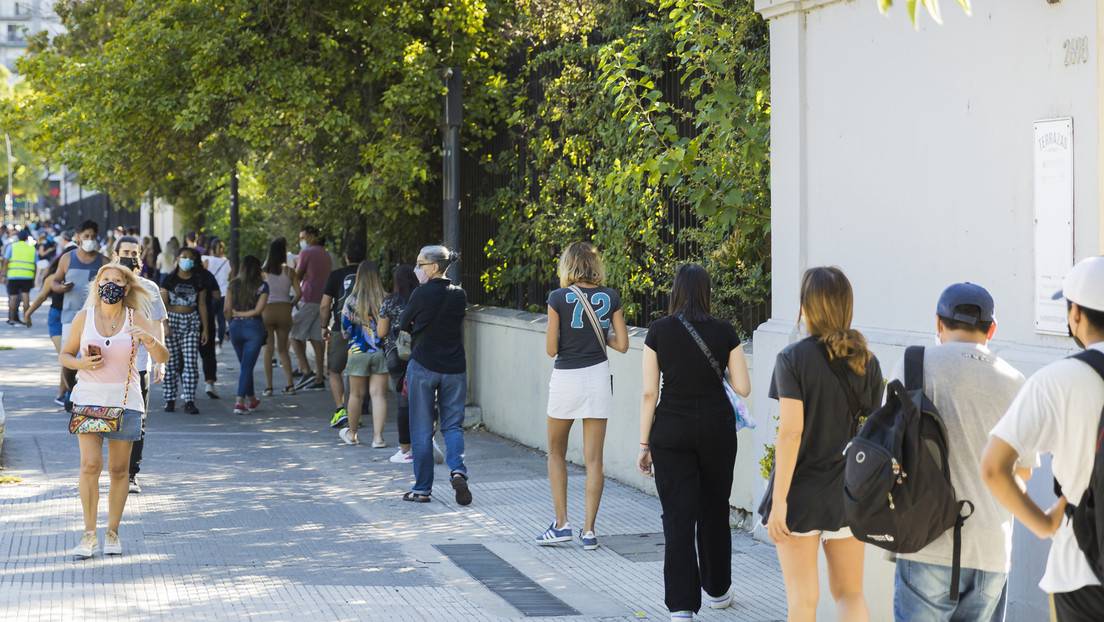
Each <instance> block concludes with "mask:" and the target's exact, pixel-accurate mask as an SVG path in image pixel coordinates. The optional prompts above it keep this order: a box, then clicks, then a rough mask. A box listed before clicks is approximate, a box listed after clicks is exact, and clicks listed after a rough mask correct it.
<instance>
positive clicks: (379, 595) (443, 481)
mask: <svg viewBox="0 0 1104 622" xmlns="http://www.w3.org/2000/svg"><path fill="white" fill-rule="evenodd" d="M5 307H6V297H5V299H3V300H2V301H0V311H3V315H4V317H5V318H6V315H7V314H6V309H5ZM36 320H39V321H38V322H37V323H36V325H35V327H34V328H32V329H26V328H22V327H17V328H13V327H7V326H6V325H2V324H0V348H2V347H3V346H7V347H11V348H13V349H11V350H0V392H3V393H5V396H4V402H5V403H4V405H5V407H6V409H7V413H8V422H7V438H6V441H5V443H4V446H3V455H2V456H0V464H2V465H3V466H4V467H5V470H4V471H3V474H4V475H16V476H18V477H21V478H22V479H23V482H22V483H20V484H15V485H2V486H0V620H20V621H22V620H32V621H39V620H98V619H102V620H107V619H111V620H147V619H165V620H266V621H267V620H290V619H298V620H311V621H314V620H377V619H378V620H441V621H445V620H448V621H451V620H507V619H510V620H518V619H525V618H526V615H525V614H524V613H523V612H522V609H526V603H529V605H530V608H528V609H526V610H527V611H529V613H530V614H531V615H538V614H541V613H542V612H543V613H551V614H554V615H550V616H548V617H544V618H543V619H550V620H561V619H562V620H599V619H601V620H640V619H646V620H664V619H667V617H668V614H667V611H666V608H665V607H664V606H663V581H662V561H661V558H662V536H661V535H658V534H659V532H660V531H661V523H660V509H659V502H658V500H657V499H655V498H653V497H650V496H648V495H646V494H644V493H641V492H638V491H636V490H634V489H631V488H629V487H627V486H624V485H621V484H618V483H617V482H613V481H608V482H607V485H606V493H605V497H604V499H603V505H602V511H601V513H600V515H599V524H598V527H599V533H600V535H601V536H602V543H603V547H602V548H600V549H599V550H597V551H593V552H587V551H583V550H582V549H581V548H579V546H578V545H577V544H571V545H567V546H561V547H558V548H541V547H536V546H534V545H532V544H531V540H532V538H533V537H534V536H536V534H537V533H538V532H540V531H541V530H542V529H543V528H544V527H545V526H546V525H547V521H548V520H549V518H550V516H551V509H550V502H549V498H548V490H547V483H546V478H545V471H544V458H543V455H542V454H540V453H539V452H535V451H532V450H530V449H527V448H524V447H521V446H519V445H516V444H514V443H511V442H509V441H506V440H503V439H501V438H498V437H496V436H494V435H491V434H488V433H486V432H474V433H470V434H469V435H468V437H467V440H468V445H467V452H466V453H467V463H468V465H469V468H470V469H471V472H472V480H471V483H472V492H473V494H474V496H475V502H474V503H473V504H472V505H471V506H469V507H466V508H461V507H459V506H457V505H456V504H455V503H454V502H453V499H452V496H451V494H448V493H451V492H452V491H451V488H450V487H449V486H448V482H447V475H448V472H447V468H445V467H438V470H437V496H436V497H435V500H434V502H433V503H431V504H426V505H420V504H411V503H406V502H403V501H402V500H401V499H400V494H401V492H402V491H403V490H405V489H407V488H408V487H409V485H410V481H411V473H410V469H409V467H405V466H400V465H395V464H391V463H389V462H388V461H387V458H388V457H389V456H390V455H391V453H393V452H394V446H392V447H391V448H389V449H379V450H373V449H370V448H368V447H367V446H363V445H362V446H359V447H347V446H344V445H341V444H340V443H339V441H338V440H337V435H336V433H335V432H334V431H333V430H331V429H330V428H329V427H328V426H327V423H328V421H329V413H330V412H331V411H332V404H331V403H330V398H329V394H328V392H326V393H322V392H315V393H308V394H300V395H299V396H296V397H289V398H274V399H269V400H266V402H265V403H264V404H263V406H262V409H261V411H260V412H259V413H258V414H256V415H254V416H249V417H240V416H234V415H233V414H232V413H231V407H232V405H233V404H232V402H233V397H232V393H233V390H234V386H235V380H236V376H237V362H236V361H235V360H234V357H233V354H232V350H231V348H230V347H229V343H227V347H226V349H225V352H224V353H223V354H222V355H221V356H220V369H219V384H218V389H219V391H220V393H221V394H222V396H223V399H221V400H218V401H214V400H208V399H206V398H202V399H200V400H198V402H197V404H198V406H199V408H200V409H201V411H202V414H201V415H200V416H190V415H187V414H184V413H179V412H178V413H165V412H163V410H162V406H163V400H162V399H161V389H160V387H159V386H155V387H154V388H153V390H152V392H151V413H150V415H151V416H150V419H149V426H148V436H147V439H146V451H145V454H146V455H145V460H144V462H143V464H142V475H141V480H142V485H143V488H144V490H143V492H142V494H140V495H132V496H131V497H130V499H129V501H128V503H127V509H126V513H125V515H124V519H123V525H122V528H121V529H120V534H121V536H122V538H123V542H124V546H125V547H126V551H125V553H126V554H125V555H123V556H121V557H118V558H111V559H105V558H103V557H102V556H97V557H96V558H94V559H92V560H89V561H74V560H73V559H72V558H71V557H69V555H68V551H69V550H70V549H71V548H72V547H73V546H75V545H76V544H77V540H78V537H79V534H80V531H81V512H80V503H79V499H78V496H77V466H78V454H77V448H76V443H75V441H74V440H73V439H72V438H71V437H70V436H69V434H68V433H67V431H66V422H67V415H66V414H65V413H64V412H62V411H61V409H59V408H57V407H56V406H55V405H54V404H53V401H52V399H53V397H54V394H55V392H56V384H57V364H56V360H57V359H56V356H55V355H54V350H53V346H52V344H51V343H50V341H49V340H48V339H47V337H46V310H45V309H44V310H42V311H40V312H39V313H38V314H37V315H36ZM276 373H277V376H279V375H280V372H279V371H277V372H276ZM258 377H261V374H260V373H258ZM277 384H280V383H279V379H277ZM261 386H263V384H260V383H259V384H258V388H260V387H261ZM200 388H201V389H202V385H200ZM532 407H538V406H537V405H533V406H532ZM391 419H392V421H393V419H394V418H393V417H392V418H391ZM366 421H370V418H367V419H366ZM366 425H370V423H367V424H366ZM364 436H365V438H370V436H369V433H368V431H365V432H364ZM385 437H386V439H387V441H388V442H389V443H392V445H393V444H394V443H395V442H396V441H397V433H396V432H395V430H394V427H393V423H391V422H389V429H388V430H387V431H386V433H385ZM570 482H571V484H570V492H569V497H570V509H571V516H572V518H573V519H574V523H573V524H575V525H576V526H578V525H579V524H580V522H581V518H582V516H581V512H582V507H583V502H582V492H583V491H582V484H583V477H582V471H581V470H580V469H572V472H571V479H570ZM102 485H103V487H104V490H103V492H104V494H102V496H101V503H100V508H101V511H100V516H101V519H100V520H101V525H102V521H104V520H106V503H107V500H106V485H107V477H106V473H105V474H104V477H103V479H102ZM101 534H102V526H101ZM733 542H734V554H733V561H732V564H733V570H734V579H735V583H736V589H737V597H736V605H735V606H734V607H733V608H732V609H730V610H727V611H719V612H717V611H710V610H705V611H703V613H702V615H701V619H702V620H718V621H719V620H731V621H737V620H739V621H766V620H781V619H784V618H785V604H784V603H785V600H784V595H783V591H782V581H781V577H780V575H779V571H778V564H777V560H776V558H775V555H774V549H773V548H772V547H769V546H766V545H763V544H761V543H758V542H755V541H754V540H752V539H751V538H749V537H747V536H745V535H743V534H739V533H736V534H734V535H733ZM457 544H467V545H482V547H485V550H484V549H478V548H477V549H474V551H475V552H476V553H479V552H484V551H489V552H491V553H494V554H495V555H497V556H498V558H500V559H501V563H500V562H495V561H494V558H493V557H492V558H489V560H484V561H483V563H482V564H479V563H476V565H475V569H476V570H483V571H486V572H488V573H491V574H495V573H497V577H498V580H497V583H498V584H500V585H502V586H505V588H506V589H505V591H503V592H502V593H503V594H506V595H507V597H510V598H514V599H515V600H514V602H515V603H521V605H520V606H521V607H522V609H519V608H515V606H513V605H511V604H510V603H509V602H507V601H506V600H504V598H503V597H501V596H499V595H498V594H496V593H495V592H494V591H492V590H491V589H489V588H488V587H486V586H485V585H484V584H481V583H480V582H479V581H477V580H476V579H474V578H473V577H472V576H471V575H469V574H468V573H467V572H466V571H465V570H463V569H461V567H460V565H458V564H464V563H465V562H464V561H463V560H459V561H453V559H450V557H448V556H446V555H445V554H444V553H443V552H442V551H448V552H450V553H463V552H472V549H471V548H470V547H467V548H465V547H459V548H457V547H453V548H451V549H450V548H449V547H447V546H443V547H442V548H437V546H438V545H457ZM473 563H475V562H473ZM511 567H512V569H511ZM518 572H520V574H521V575H523V576H521V577H519V576H518V575H517V574H516V573H518ZM526 577H527V578H528V579H529V580H531V581H533V582H535V585H528V586H526V582H525V578H526ZM485 580H486V581H487V582H488V584H491V585H494V584H495V582H496V579H495V576H489V577H488V578H485ZM537 586H539V587H537ZM541 588H543V590H542V589H541ZM545 592H547V594H546V593H545ZM548 594H550V595H552V596H554V597H555V598H556V599H558V601H555V600H549V599H548V598H547V596H548ZM541 596H545V599H544V601H545V605H546V606H547V605H548V604H549V603H552V604H555V603H556V602H560V604H561V605H566V606H567V609H563V608H562V607H561V608H559V609H558V610H557V608H555V607H554V608H552V609H543V610H542V609H540V608H539V607H536V608H532V607H533V603H534V602H538V601H540V600H541ZM572 610H573V611H572ZM557 611H558V612H557ZM565 612H566V613H565Z"/></svg>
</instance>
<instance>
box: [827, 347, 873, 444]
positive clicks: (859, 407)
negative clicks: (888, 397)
mask: <svg viewBox="0 0 1104 622" xmlns="http://www.w3.org/2000/svg"><path fill="white" fill-rule="evenodd" d="M820 351H821V352H822V353H823V354H824V359H825V360H826V361H828V369H830V370H832V375H834V376H835V377H836V380H838V381H839V384H840V386H841V387H843V393H844V395H846V396H847V407H848V408H849V409H850V410H851V412H850V413H849V414H850V415H851V417H852V419H853V420H852V421H851V431H850V433H851V436H855V434H856V433H857V432H858V423H859V421H858V417H859V413H863V412H865V411H866V408H865V406H864V405H863V403H862V400H861V399H860V398H859V396H858V394H857V393H855V387H854V386H853V385H852V384H851V380H850V379H848V377H847V372H845V371H844V370H843V369H840V366H839V365H837V364H836V363H835V362H834V361H832V356H831V355H830V354H829V353H828V346H825V345H824V344H823V343H822V344H821V348H820Z"/></svg>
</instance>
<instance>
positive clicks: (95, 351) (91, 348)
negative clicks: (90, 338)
mask: <svg viewBox="0 0 1104 622" xmlns="http://www.w3.org/2000/svg"><path fill="white" fill-rule="evenodd" d="M101 354H102V352H101V351H100V346H97V345H95V344H91V343H90V344H88V356H101Z"/></svg>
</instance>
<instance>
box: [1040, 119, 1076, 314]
mask: <svg viewBox="0 0 1104 622" xmlns="http://www.w3.org/2000/svg"><path fill="white" fill-rule="evenodd" d="M1034 126H1035V142H1034V145H1035V195H1034V196H1035V199H1034V204H1035V332H1037V333H1041V334H1046V335H1066V334H1067V326H1066V303H1065V301H1064V300H1051V299H1050V298H1051V296H1052V295H1054V293H1055V292H1057V291H1058V290H1060V289H1062V277H1064V276H1065V275H1066V273H1067V272H1069V270H1070V268H1072V267H1073V119H1072V118H1070V117H1066V118H1062V119H1046V120H1043V121H1036V122H1035V124H1034Z"/></svg>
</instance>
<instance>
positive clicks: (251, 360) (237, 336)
mask: <svg viewBox="0 0 1104 622" xmlns="http://www.w3.org/2000/svg"><path fill="white" fill-rule="evenodd" d="M266 304H268V283H266V282H265V280H264V278H263V277H262V276H261V260H259V259H257V258H256V257H254V256H253V255H247V256H246V257H245V259H243V260H242V265H241V270H240V271H239V272H238V276H237V277H236V278H235V279H234V280H233V281H231V282H230V285H229V287H227V290H226V301H225V305H224V308H223V311H224V312H225V314H226V317H227V318H228V319H229V323H230V327H229V330H230V344H231V345H233V346H234V353H235V354H237V356H238V362H239V363H240V364H241V370H240V371H239V372H238V392H237V400H236V401H235V403H234V414H235V415H248V414H249V413H251V412H253V411H254V410H257V407H258V406H260V405H261V400H259V399H257V394H256V392H255V391H254V389H253V368H254V367H255V366H256V365H257V357H258V356H260V354H261V348H263V347H264V343H265V332H266V331H265V326H264V321H263V320H262V319H261V314H262V313H264V308H265V305H266Z"/></svg>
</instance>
